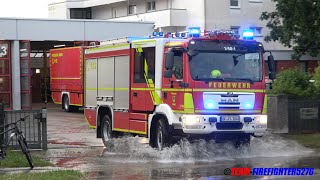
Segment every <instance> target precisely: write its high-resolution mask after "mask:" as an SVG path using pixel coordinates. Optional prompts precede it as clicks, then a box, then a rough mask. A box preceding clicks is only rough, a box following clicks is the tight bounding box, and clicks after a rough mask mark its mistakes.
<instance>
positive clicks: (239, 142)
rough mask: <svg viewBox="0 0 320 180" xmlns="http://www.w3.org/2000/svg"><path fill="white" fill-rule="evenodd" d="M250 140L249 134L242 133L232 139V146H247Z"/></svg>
mask: <svg viewBox="0 0 320 180" xmlns="http://www.w3.org/2000/svg"><path fill="white" fill-rule="evenodd" d="M250 141H251V137H250V134H244V135H242V136H240V137H238V138H236V140H235V141H234V146H235V147H236V148H238V147H240V146H249V145H250Z"/></svg>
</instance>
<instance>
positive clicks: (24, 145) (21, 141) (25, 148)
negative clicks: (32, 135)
mask: <svg viewBox="0 0 320 180" xmlns="http://www.w3.org/2000/svg"><path fill="white" fill-rule="evenodd" d="M18 142H19V145H20V147H21V150H22V152H23V153H24V155H25V156H26V158H27V161H28V163H29V166H30V168H31V169H33V167H34V165H33V162H32V158H31V155H30V150H29V148H28V144H27V142H26V139H25V138H24V137H23V136H20V138H19V140H18Z"/></svg>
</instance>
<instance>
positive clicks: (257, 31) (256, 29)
mask: <svg viewBox="0 0 320 180" xmlns="http://www.w3.org/2000/svg"><path fill="white" fill-rule="evenodd" d="M250 29H251V30H252V31H253V35H254V36H255V37H259V36H262V27H250Z"/></svg>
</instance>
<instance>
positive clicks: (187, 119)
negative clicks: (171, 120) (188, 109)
mask: <svg viewBox="0 0 320 180" xmlns="http://www.w3.org/2000/svg"><path fill="white" fill-rule="evenodd" d="M181 119H182V123H183V124H185V125H194V124H197V123H200V122H201V119H202V118H201V117H200V116H196V115H184V116H182V117H181Z"/></svg>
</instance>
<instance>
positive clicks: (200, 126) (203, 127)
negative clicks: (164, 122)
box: [175, 114, 267, 136]
mask: <svg viewBox="0 0 320 180" xmlns="http://www.w3.org/2000/svg"><path fill="white" fill-rule="evenodd" d="M222 116H224V117H226V115H182V116H181V117H180V119H179V121H180V123H179V124H180V125H178V126H177V125H175V126H176V127H179V126H180V128H181V129H182V130H183V132H184V133H185V134H204V135H205V134H210V133H215V132H217V133H218V132H221V133H223V132H240V133H249V134H252V135H254V136H262V135H263V134H264V133H265V132H266V129H267V115H252V114H251V115H238V116H237V117H236V118H237V120H234V119H232V120H231V119H225V120H224V121H223V120H222ZM230 117H232V115H230Z"/></svg>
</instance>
